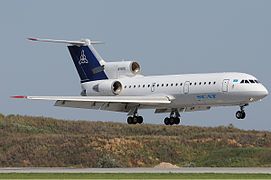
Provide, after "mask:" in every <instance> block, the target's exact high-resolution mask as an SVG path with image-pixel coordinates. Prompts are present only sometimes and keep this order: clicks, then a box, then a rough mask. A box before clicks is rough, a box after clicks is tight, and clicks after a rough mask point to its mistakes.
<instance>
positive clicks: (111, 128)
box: [0, 114, 271, 168]
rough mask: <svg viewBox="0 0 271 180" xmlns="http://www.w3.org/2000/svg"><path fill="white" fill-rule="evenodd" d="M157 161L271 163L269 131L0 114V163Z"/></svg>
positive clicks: (94, 165) (148, 164) (115, 164)
mask: <svg viewBox="0 0 271 180" xmlns="http://www.w3.org/2000/svg"><path fill="white" fill-rule="evenodd" d="M222 155H223V156H222ZM161 162H169V163H172V164H175V165H178V166H180V167H271V132H270V131H255V130H241V129H237V128H235V127H234V126H233V125H229V126H219V127H195V126H170V127H169V126H164V125H150V124H142V125H127V124H125V123H113V122H91V121H65V120H59V119H53V118H46V117H31V116H20V115H7V116H5V115H2V114H0V167H75V168H76V167H78V168H80V167H88V168H109V167H111V168H114V167H154V166H156V165H158V164H160V163H161Z"/></svg>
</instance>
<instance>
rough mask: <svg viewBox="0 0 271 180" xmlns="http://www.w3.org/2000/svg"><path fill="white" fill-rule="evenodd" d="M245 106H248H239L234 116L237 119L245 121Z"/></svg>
mask: <svg viewBox="0 0 271 180" xmlns="http://www.w3.org/2000/svg"><path fill="white" fill-rule="evenodd" d="M247 105H248V104H246V105H243V106H240V111H237V112H236V114H235V116H236V118H237V119H245V117H246V113H245V110H244V108H245V106H247Z"/></svg>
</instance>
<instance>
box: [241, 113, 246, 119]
mask: <svg viewBox="0 0 271 180" xmlns="http://www.w3.org/2000/svg"><path fill="white" fill-rule="evenodd" d="M241 112H242V117H241V119H245V117H246V113H245V111H241Z"/></svg>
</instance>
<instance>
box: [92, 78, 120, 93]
mask: <svg viewBox="0 0 271 180" xmlns="http://www.w3.org/2000/svg"><path fill="white" fill-rule="evenodd" d="M93 90H94V91H96V92H99V93H100V94H101V95H119V94H120V93H121V91H122V84H121V82H120V81H117V80H113V81H110V80H105V81H103V82H100V83H99V84H97V85H95V86H93Z"/></svg>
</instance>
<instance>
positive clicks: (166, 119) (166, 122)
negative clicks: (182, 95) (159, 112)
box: [164, 117, 169, 125]
mask: <svg viewBox="0 0 271 180" xmlns="http://www.w3.org/2000/svg"><path fill="white" fill-rule="evenodd" d="M164 123H165V125H169V118H168V117H166V118H165V119H164Z"/></svg>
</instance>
